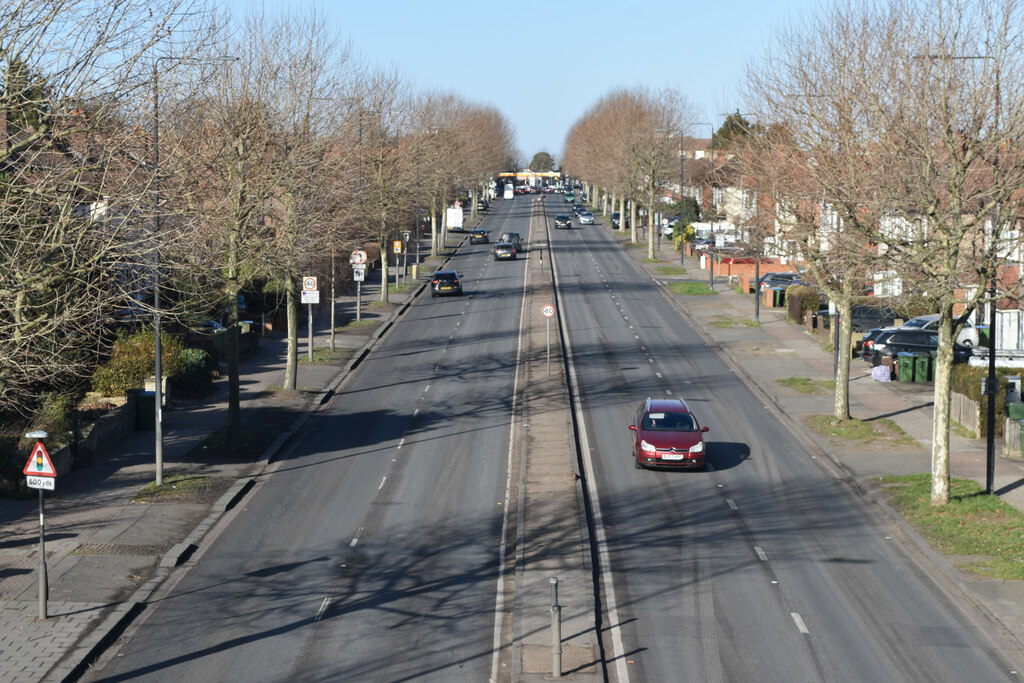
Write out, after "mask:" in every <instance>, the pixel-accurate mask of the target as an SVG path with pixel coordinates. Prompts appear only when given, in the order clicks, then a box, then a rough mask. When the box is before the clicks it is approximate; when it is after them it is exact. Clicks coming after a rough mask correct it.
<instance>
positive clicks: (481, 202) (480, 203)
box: [476, 199, 491, 211]
mask: <svg viewBox="0 0 1024 683" xmlns="http://www.w3.org/2000/svg"><path fill="white" fill-rule="evenodd" d="M476 208H477V210H478V211H489V210H490V209H491V203H490V202H489V201H487V200H486V199H478V200H477V202H476Z"/></svg>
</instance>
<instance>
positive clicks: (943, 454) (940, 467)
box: [931, 303, 991, 505]
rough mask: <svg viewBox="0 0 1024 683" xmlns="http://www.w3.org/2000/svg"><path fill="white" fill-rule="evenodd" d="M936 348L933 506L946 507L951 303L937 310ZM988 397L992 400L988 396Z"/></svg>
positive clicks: (950, 369) (950, 377)
mask: <svg viewBox="0 0 1024 683" xmlns="http://www.w3.org/2000/svg"><path fill="white" fill-rule="evenodd" d="M939 315H940V316H941V317H940V319H939V349H938V353H937V354H936V357H935V408H934V409H933V410H934V416H933V417H932V496H931V503H932V505H948V504H949V394H950V391H951V390H952V384H953V382H952V380H953V304H951V303H943V304H942V306H941V307H940V308H939ZM990 398H991V397H990Z"/></svg>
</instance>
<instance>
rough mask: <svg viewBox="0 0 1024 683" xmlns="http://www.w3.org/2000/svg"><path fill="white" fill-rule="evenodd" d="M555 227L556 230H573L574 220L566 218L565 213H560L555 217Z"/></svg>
mask: <svg viewBox="0 0 1024 683" xmlns="http://www.w3.org/2000/svg"><path fill="white" fill-rule="evenodd" d="M555 227H556V228H567V229H568V228H572V218H570V217H569V216H566V215H565V214H564V213H560V214H558V215H557V216H555Z"/></svg>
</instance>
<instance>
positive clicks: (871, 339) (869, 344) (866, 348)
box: [826, 311, 899, 361]
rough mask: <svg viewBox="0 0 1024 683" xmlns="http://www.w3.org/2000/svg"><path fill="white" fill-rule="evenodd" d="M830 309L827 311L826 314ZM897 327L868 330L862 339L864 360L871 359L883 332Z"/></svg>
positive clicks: (861, 345) (862, 356) (861, 351)
mask: <svg viewBox="0 0 1024 683" xmlns="http://www.w3.org/2000/svg"><path fill="white" fill-rule="evenodd" d="M827 313H828V311H826V314H827ZM897 329H899V328H897V327H873V328H871V329H870V330H868V331H867V332H866V333H865V334H864V336H863V337H861V339H860V357H861V359H862V360H866V361H870V360H871V358H872V356H873V354H874V351H875V349H874V345H875V340H876V339H878V338H879V337H880V336H881V335H882V334H883V333H886V332H892V331H893V330H897Z"/></svg>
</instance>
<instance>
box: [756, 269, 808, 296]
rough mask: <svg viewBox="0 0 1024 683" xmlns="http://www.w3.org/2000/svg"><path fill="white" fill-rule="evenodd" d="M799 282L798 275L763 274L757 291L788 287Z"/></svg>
mask: <svg viewBox="0 0 1024 683" xmlns="http://www.w3.org/2000/svg"><path fill="white" fill-rule="evenodd" d="M799 282H800V273H765V274H764V275H762V276H761V280H760V283H759V285H758V291H761V292H763V291H764V290H766V289H772V288H773V287H789V286H790V285H795V284H797V283H799Z"/></svg>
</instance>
